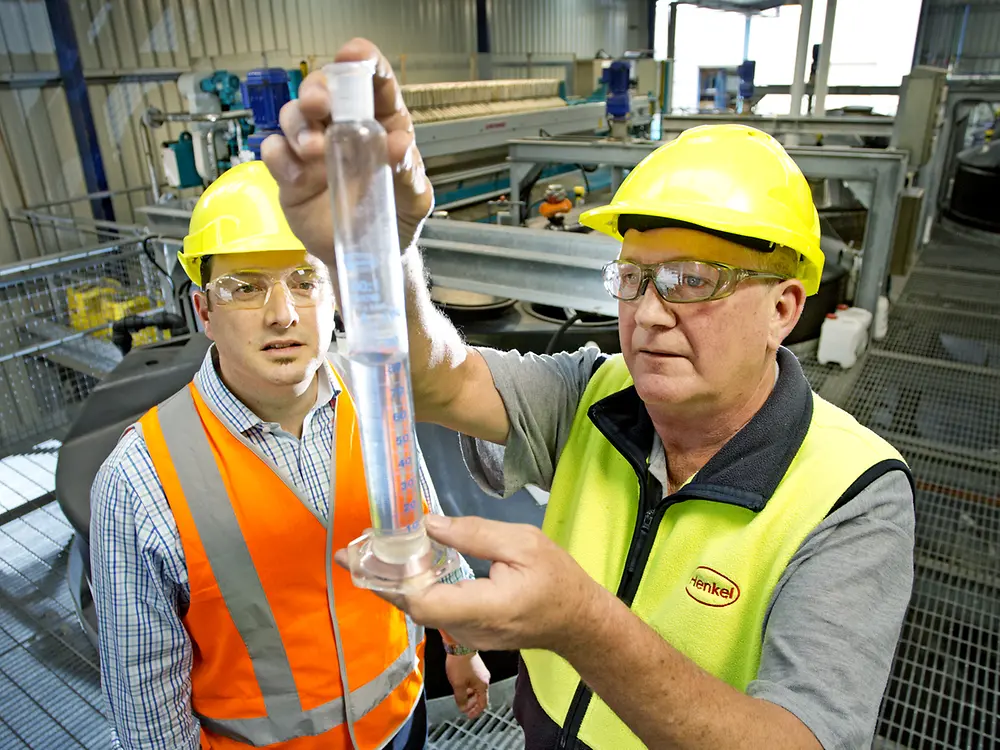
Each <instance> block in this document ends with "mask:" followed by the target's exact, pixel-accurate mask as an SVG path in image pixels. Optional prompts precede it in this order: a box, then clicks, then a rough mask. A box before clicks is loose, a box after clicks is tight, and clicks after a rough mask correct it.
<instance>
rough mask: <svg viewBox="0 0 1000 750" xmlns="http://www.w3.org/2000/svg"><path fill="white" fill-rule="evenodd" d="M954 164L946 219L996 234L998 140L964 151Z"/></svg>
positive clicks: (999, 224)
mask: <svg viewBox="0 0 1000 750" xmlns="http://www.w3.org/2000/svg"><path fill="white" fill-rule="evenodd" d="M956 161H957V167H956V168H955V181H954V184H953V186H952V190H951V202H950V204H949V208H948V216H949V218H951V219H953V220H954V221H957V222H959V223H961V224H965V225H966V226H969V227H973V228H975V229H980V230H983V231H987V232H997V233H1000V141H993V142H992V143H987V144H984V145H982V146H973V147H972V148H969V149H966V150H965V151H962V152H960V153H959V154H958V156H957V157H956Z"/></svg>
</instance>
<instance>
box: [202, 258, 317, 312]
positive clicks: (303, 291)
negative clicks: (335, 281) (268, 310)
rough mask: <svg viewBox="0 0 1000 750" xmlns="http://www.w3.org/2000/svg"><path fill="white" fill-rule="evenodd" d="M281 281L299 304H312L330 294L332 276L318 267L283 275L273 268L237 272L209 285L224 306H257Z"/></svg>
mask: <svg viewBox="0 0 1000 750" xmlns="http://www.w3.org/2000/svg"><path fill="white" fill-rule="evenodd" d="M278 284H281V285H282V286H284V288H285V294H286V295H288V297H289V299H291V300H292V303H293V304H294V305H295V306H296V307H312V306H314V305H316V303H317V302H319V301H320V300H322V299H323V298H324V297H326V295H327V293H328V291H329V289H330V278H329V277H328V276H327V275H326V274H325V273H321V272H320V271H317V270H316V269H315V268H308V267H306V268H295V269H292V270H290V271H285V272H284V273H281V274H275V273H273V272H270V271H262V270H247V271H235V272H233V273H230V274H226V275H225V276H220V277H219V278H217V279H215V280H214V281H211V282H209V283H208V284H207V285H206V286H205V291H206V292H208V293H209V294H211V295H212V297H213V299H214V300H215V301H216V302H218V303H219V304H220V305H225V306H226V307H233V308H239V309H251V310H252V309H257V308H261V307H263V306H264V305H266V304H267V301H268V300H269V299H270V298H271V292H272V291H273V290H274V287H275V286H277V285H278Z"/></svg>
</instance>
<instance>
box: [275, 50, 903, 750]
mask: <svg viewBox="0 0 1000 750" xmlns="http://www.w3.org/2000/svg"><path fill="white" fill-rule="evenodd" d="M338 58H339V59H342V60H350V59H355V60H356V59H368V58H371V59H375V60H377V61H378V66H377V69H378V74H377V75H376V81H375V89H376V97H377V111H378V114H379V117H380V118H381V119H382V122H383V123H384V124H385V125H386V127H387V129H388V130H389V131H390V136H389V137H390V143H391V144H392V146H393V149H394V150H393V155H394V157H395V159H396V161H397V162H398V164H399V166H398V171H399V172H400V173H401V174H403V175H405V178H404V179H402V180H401V181H400V183H398V185H399V187H398V188H397V193H396V196H397V210H398V212H399V224H400V226H409V227H419V225H420V222H421V221H423V219H424V217H426V216H427V215H428V213H429V211H430V209H431V207H432V203H433V198H432V194H431V190H430V186H429V183H428V181H427V179H426V177H425V176H424V173H423V169H422V166H421V161H420V156H419V153H418V151H417V150H416V147H415V145H414V142H413V128H412V123H411V121H410V117H409V115H408V113H407V111H406V108H405V104H404V103H403V101H402V99H401V97H400V92H399V89H398V87H397V85H396V83H395V80H394V78H393V76H392V71H391V69H390V67H389V65H388V64H387V63H386V61H385V58H384V57H382V56H381V55H380V53H379V51H378V50H377V49H375V48H374V47H373V46H372V45H371V44H370V43H368V42H366V41H364V40H354V41H352V42H351V43H349V44H348V45H346V46H345V47H344V48H343V49H342V50H341V52H340V54H339V55H338ZM329 108H330V102H329V98H328V96H327V94H326V91H325V87H324V85H323V81H322V77H321V75H314V76H311V77H310V78H309V79H307V80H306V81H305V82H304V83H303V85H302V87H301V89H300V98H299V100H298V101H296V102H293V103H290V104H288V105H286V107H285V108H284V110H283V111H282V125H283V130H284V133H285V138H281V137H272V138H271V139H269V140H268V141H267V142H265V144H264V147H265V150H264V159H265V161H266V163H267V164H268V166H269V167H270V169H271V171H272V173H273V174H274V175H275V176H276V178H277V179H278V182H279V184H280V185H281V199H282V205H283V206H284V208H285V211H286V214H287V216H288V218H289V222H290V224H291V226H292V227H293V229H294V231H296V233H297V234H298V235H299V236H300V237H301V238H302V239H303V241H304V243H305V245H306V247H308V248H309V249H310V251H311V252H313V253H314V254H316V255H318V256H319V257H322V258H325V259H330V258H332V257H333V247H332V245H331V243H330V242H329V239H328V237H329V232H327V231H326V227H327V226H328V225H329V220H330V219H329V210H328V208H327V205H328V199H327V196H326V195H325V182H324V177H323V175H324V168H323V162H322V156H323V139H322V136H321V132H322V128H323V124H324V123H325V122H326V120H327V118H328V116H329ZM581 221H582V222H583V223H584V224H586V225H588V226H590V227H592V228H593V229H595V230H597V231H600V232H604V233H606V234H609V235H611V236H613V237H615V238H617V239H619V240H620V241H621V243H622V244H621V251H620V254H619V256H618V257H617V258H616V259H614V260H611V261H610V262H609V263H608V264H607V266H606V267H605V268H604V272H603V273H604V282H605V287H606V289H607V291H608V292H609V293H610V294H611V295H612V296H613V297H615V298H616V299H618V300H619V329H620V334H621V335H620V343H621V350H622V353H621V354H620V355H615V356H611V357H605V356H602V355H601V354H600V353H599V352H598V351H596V350H595V349H592V348H585V349H582V350H580V351H577V352H573V353H563V354H557V355H555V356H542V357H540V356H534V355H521V354H519V353H517V352H500V351H494V350H488V349H477V348H475V347H469V346H466V345H465V344H464V342H463V341H462V340H461V338H460V337H459V336H458V334H457V333H456V331H455V329H454V328H453V327H452V326H451V325H450V324H449V323H448V322H447V320H446V319H444V318H443V316H441V315H439V314H437V313H436V312H435V311H434V309H433V307H432V305H431V302H430V299H429V295H428V291H427V289H426V282H425V278H424V272H423V268H422V265H421V262H420V256H419V253H418V251H417V250H416V249H415V248H414V247H409V249H408V250H407V251H406V252H405V254H404V264H405V266H406V268H407V273H408V292H409V300H410V302H409V304H410V310H409V321H410V342H411V343H410V352H411V357H412V377H413V387H414V394H415V399H416V407H417V411H418V417H419V418H422V419H425V420H429V421H434V422H437V423H440V424H443V425H446V426H448V427H450V428H452V429H455V430H458V431H459V432H461V433H464V434H465V435H467V436H469V437H468V438H467V439H464V440H463V449H464V451H465V455H466V457H467V463H468V465H469V467H470V469H471V471H472V473H473V475H474V476H476V478H477V479H478V481H479V482H480V484H481V485H482V486H483V487H484V488H485V489H487V490H488V491H492V492H494V493H495V494H496V495H498V496H507V495H510V494H511V493H513V492H514V491H516V490H517V489H519V488H520V487H522V486H523V485H525V484H527V483H533V484H536V485H539V486H541V487H543V488H547V489H550V490H551V494H550V498H549V504H548V508H547V511H546V515H545V520H544V524H543V530H542V531H538V530H537V529H534V528H532V527H525V526H514V525H510V524H503V523H496V522H490V521H486V520H483V519H475V518H455V519H444V518H435V517H431V518H429V519H428V528H429V529H430V533H431V534H432V535H433V536H435V537H436V538H438V539H440V540H441V541H443V542H444V543H446V544H449V545H452V546H454V547H456V548H457V549H459V550H462V551H463V552H466V553H469V554H474V555H477V556H479V557H484V558H487V559H491V560H493V561H494V564H493V567H492V570H491V573H490V577H489V579H480V580H478V581H474V582H463V583H461V584H460V585H458V586H452V587H449V586H434V587H431V588H430V589H428V590H427V591H425V592H423V593H421V594H419V595H413V596H410V597H408V598H405V599H399V600H395V601H396V604H398V605H399V606H400V607H402V608H404V609H405V610H406V611H408V612H409V613H410V614H411V615H412V616H413V617H414V618H415V619H416V620H417V621H418V622H423V623H425V624H428V625H434V626H437V627H443V628H446V629H448V631H449V632H451V633H452V634H453V635H454V636H455V637H458V638H460V639H461V640H462V642H467V643H470V644H473V645H476V646H478V647H480V648H517V649H521V653H522V657H523V664H522V669H521V671H520V674H519V677H518V685H517V693H516V697H515V713H516V715H517V718H518V720H519V722H520V723H521V726H522V727H523V728H524V733H525V739H526V744H527V747H528V748H529V749H535V748H595V749H600V750H625V749H627V748H638V747H643V746H648V747H651V748H705V749H706V750H717V748H727V749H731V748H818V747H823V748H827V749H830V748H838V749H841V748H843V749H844V750H847V749H848V748H861V747H866V746H869V745H870V743H871V740H872V736H873V734H874V731H875V723H876V717H877V712H878V707H879V703H880V699H881V695H882V692H883V690H884V687H885V684H886V681H887V678H888V674H889V669H890V664H891V661H892V656H893V651H894V648H895V643H896V640H897V638H898V635H899V630H900V627H901V624H902V620H903V616H904V612H905V609H906V605H907V602H908V599H909V594H910V590H911V584H912V559H913V534H914V529H913V508H912V502H913V492H912V487H911V480H910V474H909V470H908V469H907V467H906V464H905V463H904V462H903V461H902V459H901V457H900V455H899V454H898V453H897V452H896V451H895V450H894V449H893V448H892V447H891V446H890V445H888V444H887V443H886V442H884V441H883V440H882V439H880V438H879V437H877V436H876V435H874V434H873V433H872V432H870V431H869V430H867V429H865V428H864V427H862V426H861V425H859V424H858V423H857V422H856V421H855V420H854V419H853V418H852V417H850V416H849V415H848V414H846V413H845V412H843V411H841V410H840V409H838V408H836V407H834V406H832V405H831V404H829V403H826V402H825V401H823V400H822V399H820V398H819V397H818V396H816V395H815V394H814V393H812V392H811V390H810V387H809V384H808V383H807V381H806V379H805V377H804V376H803V373H802V370H801V368H800V367H799V364H798V362H797V361H796V359H795V357H794V356H793V355H792V354H791V353H790V352H789V351H788V350H787V349H784V348H782V346H781V342H782V340H783V339H784V338H785V337H786V336H787V335H788V334H789V332H790V331H791V330H792V328H793V327H794V326H795V324H796V322H797V321H798V319H799V316H800V314H801V312H802V309H803V305H804V302H805V299H806V296H807V295H809V294H813V293H815V292H816V290H817V288H818V285H819V281H820V276H821V272H822V267H823V253H822V251H821V249H820V245H819V240H820V233H819V220H818V216H817V212H816V209H815V207H814V205H813V201H812V196H811V193H810V189H809V186H808V184H807V182H806V180H805V179H804V178H803V176H802V174H801V172H800V171H799V169H798V168H797V167H796V165H795V163H794V162H793V161H792V160H791V159H790V158H789V157H788V155H787V154H786V153H785V152H784V150H783V149H782V148H781V146H780V145H779V144H778V143H777V141H775V140H774V139H773V138H771V137H770V136H768V135H766V134H764V133H763V132H761V131H759V130H755V129H752V128H749V127H746V126H742V125H722V126H712V127H705V128H696V129H692V130H690V131H688V132H686V133H684V134H683V135H682V136H681V137H679V138H677V139H676V140H675V141H672V142H670V143H668V144H666V145H664V146H662V147H661V148H659V149H658V150H657V151H655V152H654V153H652V154H651V155H649V156H648V157H647V158H646V159H645V160H644V161H643V162H642V163H641V164H639V165H638V166H637V167H636V168H635V169H633V170H632V171H631V172H630V174H629V176H628V178H627V179H626V180H625V181H624V182H623V183H622V185H621V187H620V188H619V189H618V191H617V193H616V194H615V196H614V198H613V200H612V202H611V204H610V205H609V206H605V207H602V208H596V209H593V210H591V211H589V212H587V213H585V214H584V215H583V216H582V217H581ZM404 246H405V245H404Z"/></svg>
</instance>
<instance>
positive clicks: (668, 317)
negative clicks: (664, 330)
mask: <svg viewBox="0 0 1000 750" xmlns="http://www.w3.org/2000/svg"><path fill="white" fill-rule="evenodd" d="M633 304H635V324H636V325H637V326H639V327H640V328H656V327H657V326H667V327H673V326H674V325H675V324H676V323H677V315H676V313H675V312H674V309H673V305H671V304H670V303H669V302H666V301H664V299H663V298H662V297H661V296H660V294H659V292H657V291H656V288H655V287H654V286H653V282H652V281H649V283H647V284H646V288H645V289H644V290H643V292H642V296H641V297H639V299H638V300H636V301H635V302H634V303H633Z"/></svg>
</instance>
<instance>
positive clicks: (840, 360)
mask: <svg viewBox="0 0 1000 750" xmlns="http://www.w3.org/2000/svg"><path fill="white" fill-rule="evenodd" d="M867 338H868V333H867V330H866V329H865V326H864V325H863V324H862V322H861V321H860V320H858V319H857V318H856V317H853V316H850V315H848V316H840V315H837V314H835V313H830V314H829V315H827V316H826V320H824V321H823V325H822V327H821V328H820V333H819V350H818V351H817V352H816V360H817V361H818V362H819V363H820V364H821V365H825V364H829V363H830V362H836V363H837V364H838V365H840V366H841V367H843V368H844V369H845V370H846V369H848V368H850V367H853V366H854V363H855V362H857V361H858V354H860V353H861V351H864V345H865V342H866V341H867Z"/></svg>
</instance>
